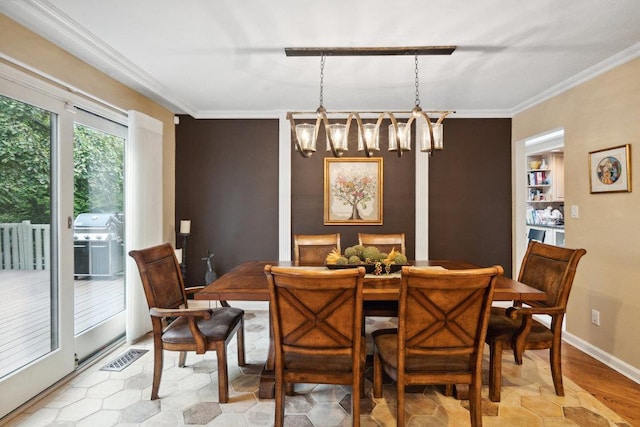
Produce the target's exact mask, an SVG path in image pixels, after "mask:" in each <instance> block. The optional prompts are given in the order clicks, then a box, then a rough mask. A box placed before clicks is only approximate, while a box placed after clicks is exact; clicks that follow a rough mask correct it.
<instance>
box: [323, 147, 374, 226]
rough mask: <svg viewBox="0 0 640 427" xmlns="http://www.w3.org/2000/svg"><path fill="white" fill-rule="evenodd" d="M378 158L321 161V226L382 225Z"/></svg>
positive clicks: (331, 158)
mask: <svg viewBox="0 0 640 427" xmlns="http://www.w3.org/2000/svg"><path fill="white" fill-rule="evenodd" d="M382 170H383V169H382V158H381V157H377V158H361V157H352V158H333V157H325V159H324V224H325V225H361V224H367V225H382V196H383V195H382V187H383V185H382V179H383V177H382Z"/></svg>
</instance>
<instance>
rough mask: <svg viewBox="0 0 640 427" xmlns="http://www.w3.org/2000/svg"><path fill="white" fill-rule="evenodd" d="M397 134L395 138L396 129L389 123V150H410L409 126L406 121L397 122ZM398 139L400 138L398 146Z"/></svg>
mask: <svg viewBox="0 0 640 427" xmlns="http://www.w3.org/2000/svg"><path fill="white" fill-rule="evenodd" d="M398 135H399V138H396V130H395V128H394V126H393V125H392V124H391V125H389V151H398V149H399V150H400V151H410V150H411V128H410V127H409V126H407V124H406V123H398ZM398 139H400V147H398Z"/></svg>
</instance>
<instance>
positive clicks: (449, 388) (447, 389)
mask: <svg viewBox="0 0 640 427" xmlns="http://www.w3.org/2000/svg"><path fill="white" fill-rule="evenodd" d="M444 395H445V396H453V384H445V385H444Z"/></svg>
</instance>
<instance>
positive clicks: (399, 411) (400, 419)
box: [396, 372, 404, 427]
mask: <svg viewBox="0 0 640 427" xmlns="http://www.w3.org/2000/svg"><path fill="white" fill-rule="evenodd" d="M396 389H397V392H396V394H397V395H398V396H397V400H398V401H397V407H396V425H398V426H399V427H403V426H404V379H403V378H402V374H401V373H400V372H398V379H397V381H396Z"/></svg>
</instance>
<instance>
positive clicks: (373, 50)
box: [284, 46, 457, 56]
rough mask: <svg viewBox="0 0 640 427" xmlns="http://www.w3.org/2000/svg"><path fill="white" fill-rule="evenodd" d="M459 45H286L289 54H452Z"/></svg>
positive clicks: (285, 50) (286, 52)
mask: <svg viewBox="0 0 640 427" xmlns="http://www.w3.org/2000/svg"><path fill="white" fill-rule="evenodd" d="M456 47H457V46H402V47H286V48H285V49H284V52H285V54H286V55H287V56H322V55H324V56H389V55H451V54H452V53H453V51H454V50H456Z"/></svg>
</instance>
